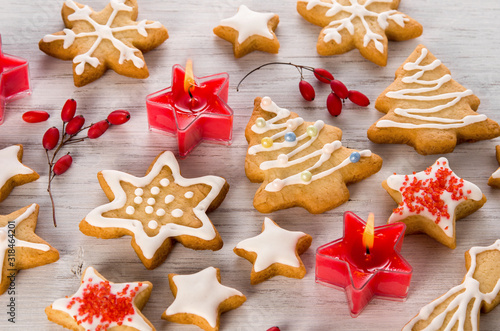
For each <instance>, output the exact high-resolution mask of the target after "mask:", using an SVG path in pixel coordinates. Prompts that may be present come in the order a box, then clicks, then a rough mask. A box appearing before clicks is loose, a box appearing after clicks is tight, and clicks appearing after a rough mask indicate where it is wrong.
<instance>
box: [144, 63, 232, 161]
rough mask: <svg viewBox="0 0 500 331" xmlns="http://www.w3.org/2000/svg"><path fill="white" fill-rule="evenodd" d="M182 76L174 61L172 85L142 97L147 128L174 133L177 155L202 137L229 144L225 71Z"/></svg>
mask: <svg viewBox="0 0 500 331" xmlns="http://www.w3.org/2000/svg"><path fill="white" fill-rule="evenodd" d="M186 76H187V75H186V70H185V69H184V68H183V67H182V66H180V65H178V64H176V65H174V66H173V68H172V86H170V87H168V88H166V89H163V90H161V91H158V92H155V93H152V94H150V95H148V96H147V97H146V106H147V110H148V122H149V129H150V130H151V131H154V132H159V133H163V134H168V135H172V136H177V142H178V146H179V156H180V157H181V158H184V157H186V156H187V155H188V154H189V152H191V151H192V150H193V148H195V147H196V146H197V145H198V144H200V143H201V142H202V141H204V140H205V141H208V142H213V143H219V144H223V145H230V144H231V139H232V133H233V110H232V109H231V108H230V107H229V106H228V105H227V99H228V87H229V75H228V74H227V73H220V74H215V75H211V76H206V77H195V76H188V77H187V78H186Z"/></svg>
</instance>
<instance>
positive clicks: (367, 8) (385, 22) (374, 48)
mask: <svg viewBox="0 0 500 331" xmlns="http://www.w3.org/2000/svg"><path fill="white" fill-rule="evenodd" d="M399 2H400V0H298V1H297V11H298V12H299V14H300V15H302V16H303V17H304V18H305V19H306V20H308V21H309V22H311V23H313V24H316V25H319V26H321V27H322V28H323V30H321V33H320V35H319V37H318V43H317V45H316V48H317V50H318V53H319V54H320V55H336V54H343V53H345V52H348V51H350V50H352V49H354V48H357V49H358V50H359V52H360V53H361V55H363V56H364V57H365V58H366V59H368V60H370V61H372V62H373V63H375V64H378V65H379V66H385V65H386V64H387V44H388V40H396V41H401V40H408V39H412V38H416V37H418V36H420V35H421V34H422V26H421V25H420V24H419V23H418V22H417V21H415V20H414V19H412V18H411V17H409V16H407V15H405V14H403V13H401V12H398V11H397V10H396V9H397V8H398V6H399Z"/></svg>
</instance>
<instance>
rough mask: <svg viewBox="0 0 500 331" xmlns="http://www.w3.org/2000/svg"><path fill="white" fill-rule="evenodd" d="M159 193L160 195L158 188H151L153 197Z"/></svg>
mask: <svg viewBox="0 0 500 331" xmlns="http://www.w3.org/2000/svg"><path fill="white" fill-rule="evenodd" d="M158 193H160V188H159V187H158V186H153V187H152V188H151V194H152V195H157V194H158Z"/></svg>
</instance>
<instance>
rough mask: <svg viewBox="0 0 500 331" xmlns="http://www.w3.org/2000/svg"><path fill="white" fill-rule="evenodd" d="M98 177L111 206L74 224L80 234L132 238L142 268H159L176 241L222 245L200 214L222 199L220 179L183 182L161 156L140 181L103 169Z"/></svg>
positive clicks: (170, 160) (171, 161)
mask: <svg viewBox="0 0 500 331" xmlns="http://www.w3.org/2000/svg"><path fill="white" fill-rule="evenodd" d="M98 179H99V183H100V184H101V187H102V189H103V191H104V193H105V194H106V196H107V197H108V199H109V200H110V201H111V202H110V203H108V204H105V205H102V206H99V207H97V208H95V209H94V210H92V211H91V212H90V213H89V214H88V215H87V216H86V217H85V218H84V219H83V220H82V221H81V222H80V231H82V232H83V233H84V234H86V235H88V236H94V237H98V238H104V239H109V238H118V237H121V236H124V235H129V236H132V247H133V248H134V250H135V252H136V253H137V255H138V256H139V258H140V259H141V261H142V263H143V264H144V266H146V268H148V269H154V268H156V267H157V266H158V265H160V264H161V263H162V262H163V261H164V260H165V259H166V258H167V255H168V253H169V252H170V250H171V249H172V247H173V244H174V243H175V242H176V241H178V242H180V243H181V244H183V245H184V246H186V247H189V248H192V249H211V250H218V249H220V248H221V247H222V239H221V238H220V235H219V233H218V232H217V230H216V229H215V227H214V226H213V224H212V223H211V222H210V220H209V219H208V216H207V214H206V213H207V212H209V211H212V210H214V209H216V208H217V207H218V206H219V205H220V204H221V203H222V201H223V200H224V197H225V196H226V193H227V191H228V189H229V185H228V184H227V183H226V180H225V179H224V178H222V177H216V176H203V177H198V178H184V177H182V176H181V174H180V169H179V164H178V163H177V160H176V159H175V157H174V155H173V154H172V153H171V152H163V153H161V154H160V155H158V156H157V157H156V159H155V160H154V161H153V163H152V164H151V166H150V167H149V170H148V172H147V174H146V176H145V177H135V176H132V175H129V174H126V173H123V172H120V171H114V170H104V171H101V172H99V174H98Z"/></svg>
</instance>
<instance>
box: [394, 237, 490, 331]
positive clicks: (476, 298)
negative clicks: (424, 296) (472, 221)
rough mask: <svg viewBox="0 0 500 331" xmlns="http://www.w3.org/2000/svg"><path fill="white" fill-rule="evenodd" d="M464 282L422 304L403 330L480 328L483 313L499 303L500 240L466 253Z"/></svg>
mask: <svg viewBox="0 0 500 331" xmlns="http://www.w3.org/2000/svg"><path fill="white" fill-rule="evenodd" d="M465 264H466V267H467V274H466V275H465V277H464V280H463V281H462V284H460V285H457V286H455V287H453V288H452V289H450V290H449V291H448V292H447V293H446V294H444V295H442V296H441V297H439V298H437V299H436V300H434V301H432V302H431V303H429V304H428V305H427V306H425V307H423V308H422V309H421V310H420V312H419V313H418V315H417V316H415V317H414V318H413V319H412V320H411V321H410V322H408V324H406V325H405V326H404V327H403V331H419V330H426V331H438V330H464V331H478V330H479V317H480V313H481V312H483V313H489V312H490V311H491V310H493V308H495V307H496V306H498V304H499V303H500V239H498V240H497V241H496V242H495V243H493V244H492V245H490V246H486V247H472V248H471V249H470V250H468V251H467V252H465Z"/></svg>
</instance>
